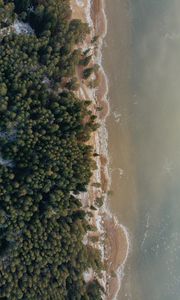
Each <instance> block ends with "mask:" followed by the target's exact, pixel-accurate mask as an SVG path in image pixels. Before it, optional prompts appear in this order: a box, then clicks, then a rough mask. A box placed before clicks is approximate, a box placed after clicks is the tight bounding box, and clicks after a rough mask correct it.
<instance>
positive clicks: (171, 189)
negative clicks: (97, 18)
mask: <svg viewBox="0 0 180 300" xmlns="http://www.w3.org/2000/svg"><path fill="white" fill-rule="evenodd" d="M106 13H107V18H108V34H107V37H106V40H105V45H104V66H105V70H106V72H107V74H108V78H109V99H110V106H111V114H110V117H109V119H108V122H107V125H108V132H109V153H110V171H111V176H112V193H111V194H112V196H111V199H110V203H111V204H110V205H111V209H112V211H113V212H114V213H115V214H116V216H117V217H118V219H119V221H120V222H121V223H123V224H124V225H125V226H126V227H127V228H128V230H129V234H130V237H131V251H130V253H129V260H128V263H127V266H126V268H125V276H124V279H123V282H122V287H121V291H120V294H119V296H118V299H119V300H126V299H127V300H131V299H132V300H179V299H180V1H179V0H132V1H131V0H130V1H125V0H112V1H108V0H107V1H106Z"/></svg>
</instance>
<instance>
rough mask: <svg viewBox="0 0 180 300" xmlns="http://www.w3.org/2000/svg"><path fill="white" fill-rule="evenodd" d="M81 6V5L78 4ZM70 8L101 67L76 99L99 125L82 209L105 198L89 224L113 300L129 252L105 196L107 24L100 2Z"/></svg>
mask: <svg viewBox="0 0 180 300" xmlns="http://www.w3.org/2000/svg"><path fill="white" fill-rule="evenodd" d="M81 4H82V5H81ZM71 7H72V12H73V15H72V17H73V18H81V19H82V20H83V21H86V22H88V23H89V24H90V26H91V29H92V30H91V38H87V40H86V44H85V45H83V47H84V48H88V47H89V46H91V44H90V41H91V39H92V37H93V36H99V41H98V47H96V48H94V50H93V61H94V62H95V63H98V64H100V66H101V68H100V69H99V72H98V73H97V77H98V80H99V85H98V89H96V90H92V89H89V88H88V87H87V85H85V84H84V82H82V81H81V80H80V90H79V91H78V96H79V97H81V98H82V99H87V96H89V98H90V99H93V104H92V107H91V110H92V111H93V113H95V114H96V115H97V117H98V121H99V123H100V124H101V128H100V129H99V130H97V131H96V132H95V133H94V134H92V137H91V139H90V141H89V143H90V144H91V145H93V146H94V149H95V152H97V153H100V154H101V155H100V157H97V158H96V164H97V166H98V168H97V170H95V171H94V175H93V176H92V179H91V183H90V185H89V189H88V193H87V194H85V195H83V197H82V201H83V203H84V206H85V207H86V206H87V205H93V204H95V201H96V198H97V197H101V196H103V197H105V199H106V201H105V204H104V206H103V207H102V208H101V209H99V210H98V211H96V212H94V216H93V218H92V220H91V222H92V223H93V224H94V225H96V226H97V228H98V230H99V236H101V237H102V236H103V238H102V239H101V241H100V244H98V246H97V247H99V249H100V250H101V252H102V259H103V260H104V262H105V264H106V272H105V273H104V276H103V279H100V278H99V281H100V282H101V284H102V285H103V286H104V288H105V290H106V297H105V299H107V300H111V299H115V297H116V296H117V293H118V291H119V289H120V286H121V277H122V272H123V269H124V264H125V262H126V259H127V254H128V251H129V241H128V234H127V231H126V229H125V228H124V227H123V226H121V225H120V224H119V223H118V221H117V219H116V218H114V217H113V216H112V214H111V213H110V211H109V210H108V209H107V207H109V206H110V205H109V201H110V199H109V197H108V196H107V192H108V191H109V189H110V184H111V179H110V177H109V167H108V166H109V157H108V151H107V146H108V145H107V143H108V134H107V130H106V118H107V116H108V115H109V103H108V101H107V93H108V84H107V78H106V75H105V73H104V70H103V67H102V65H101V60H102V44H103V38H104V37H105V35H106V30H107V22H106V16H105V12H104V2H103V1H102V0H94V1H91V6H90V1H86V0H85V1H83V3H80V2H78V1H75V0H71ZM97 105H98V106H102V107H103V110H102V111H101V112H97V111H96V109H95V107H96V106H97ZM93 182H100V183H101V187H100V188H98V189H97V188H95V187H93V186H92V183H93ZM93 276H96V275H95V274H92V275H91V277H90V279H89V280H92V279H93V278H92V277H93Z"/></svg>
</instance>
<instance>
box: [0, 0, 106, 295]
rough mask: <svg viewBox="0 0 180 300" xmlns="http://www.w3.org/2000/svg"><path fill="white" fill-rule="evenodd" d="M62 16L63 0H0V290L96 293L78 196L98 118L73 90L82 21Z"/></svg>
mask: <svg viewBox="0 0 180 300" xmlns="http://www.w3.org/2000/svg"><path fill="white" fill-rule="evenodd" d="M70 17H71V10H70V5H69V1H68V0H14V1H11V0H4V1H3V0H0V28H1V30H0V299H5V300H6V299H10V300H17V299H24V300H28V299H31V300H41V299H42V300H48V299H49V300H50V299H54V300H56V299H57V300H61V299H62V300H63V299H69V300H70V299H73V300H75V299H77V300H78V299H82V300H83V299H84V300H88V299H92V300H95V299H101V287H100V286H99V284H97V282H93V283H92V284H91V285H86V284H85V282H84V279H83V272H84V271H85V270H87V269H88V268H89V267H93V268H94V269H95V270H96V269H97V270H98V269H100V268H101V267H102V266H101V261H100V257H99V253H98V252H97V251H95V250H94V249H93V248H90V247H86V246H84V244H83V243H82V240H83V237H84V234H85V233H86V232H87V230H89V228H90V225H89V224H88V222H87V220H86V219H87V218H86V214H85V212H84V211H83V210H82V208H81V203H80V201H79V199H78V194H79V193H80V192H81V191H86V188H87V185H88V183H89V180H90V177H91V175H92V165H93V149H92V147H91V146H89V145H87V144H86V143H85V142H86V141H87V140H88V139H89V137H90V134H91V132H92V131H93V130H95V129H96V128H97V124H96V123H95V118H93V116H92V117H91V118H88V120H89V121H88V122H83V120H84V119H85V118H86V116H89V109H88V106H89V104H90V101H82V100H79V99H77V97H76V96H75V94H74V93H73V92H72V91H73V90H74V89H76V88H77V82H76V79H75V68H76V66H77V65H78V64H79V63H80V59H81V60H82V54H81V50H80V49H78V47H75V46H76V45H78V43H79V42H81V41H83V39H84V38H85V36H86V34H88V33H89V27H88V25H87V24H83V23H82V22H81V21H80V20H71V18H70ZM18 22H19V23H18ZM26 23H28V24H30V26H31V28H32V30H31V31H30V33H29V34H27V33H26V34H25V33H23V31H22V32H18V31H17V30H16V29H14V28H16V26H18V24H20V25H21V26H26ZM20 25H19V26H20ZM4 30H8V31H4ZM88 62H89V58H88V59H87V61H86V60H85V62H84V64H85V65H87V63H88ZM65 79H66V81H67V82H68V84H66V86H65V88H63V89H62V88H60V87H61V85H62V83H63V82H64V80H65ZM86 119H87V118H86ZM75 195H76V196H75Z"/></svg>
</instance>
